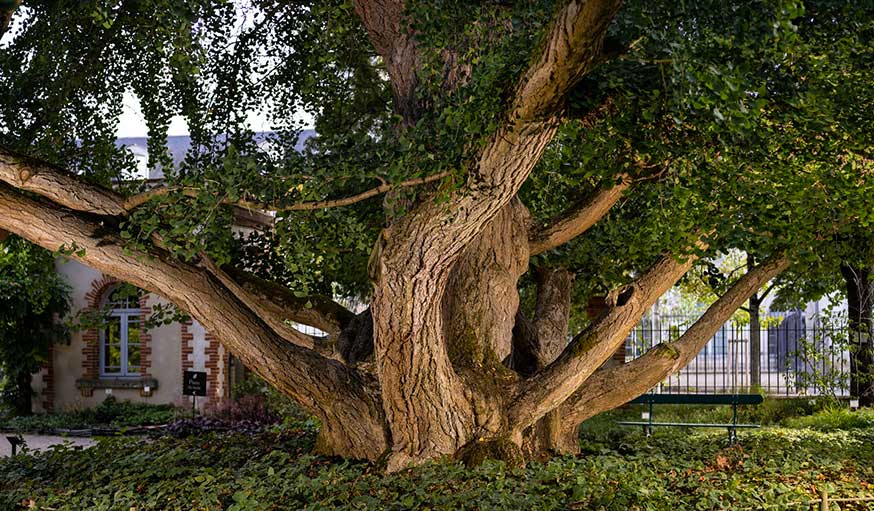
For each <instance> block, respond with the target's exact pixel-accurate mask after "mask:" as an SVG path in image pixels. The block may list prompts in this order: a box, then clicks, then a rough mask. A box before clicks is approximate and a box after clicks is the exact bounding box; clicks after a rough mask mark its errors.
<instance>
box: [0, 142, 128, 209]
mask: <svg viewBox="0 0 874 511" xmlns="http://www.w3.org/2000/svg"><path fill="white" fill-rule="evenodd" d="M0 181H3V182H5V183H6V184H8V185H10V186H13V187H15V188H18V189H20V190H27V191H28V192H33V193H35V194H37V195H41V196H43V197H45V198H47V199H49V200H51V201H52V202H55V203H57V204H60V205H62V206H65V207H68V208H70V209H73V210H75V211H82V212H85V213H94V214H97V215H104V216H121V215H123V214H125V209H124V207H123V206H122V200H121V197H120V196H118V195H117V194H116V193H114V192H112V191H110V190H106V189H105V188H102V187H100V186H96V185H92V184H90V183H86V182H85V181H83V180H81V179H80V178H78V177H76V176H74V175H72V174H70V173H69V172H65V171H64V170H61V169H59V168H56V167H54V166H51V165H49V164H47V163H44V162H40V161H37V160H33V159H31V158H27V157H24V156H21V155H18V154H15V153H12V152H10V151H6V150H3V149H0Z"/></svg>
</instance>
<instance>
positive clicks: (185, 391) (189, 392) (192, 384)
mask: <svg viewBox="0 0 874 511" xmlns="http://www.w3.org/2000/svg"><path fill="white" fill-rule="evenodd" d="M182 395H183V396H191V412H192V415H195V414H196V413H197V396H206V373H205V372H204V371H185V373H183V375H182Z"/></svg>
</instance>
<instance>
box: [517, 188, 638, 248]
mask: <svg viewBox="0 0 874 511" xmlns="http://www.w3.org/2000/svg"><path fill="white" fill-rule="evenodd" d="M630 185H631V180H630V179H627V178H626V177H625V176H620V180H619V182H618V183H616V184H615V185H614V186H612V187H610V188H603V189H601V190H600V191H598V193H596V194H595V195H594V196H592V197H589V198H588V199H587V200H585V201H583V202H580V203H579V204H577V205H575V206H574V207H572V208H570V209H569V210H567V211H565V212H564V213H562V214H561V215H559V216H557V217H555V218H553V219H552V220H550V221H549V222H548V223H547V225H546V226H544V227H542V228H532V230H531V233H530V234H529V237H528V247H529V250H530V252H531V255H532V256H535V255H537V254H540V253H543V252H546V251H547V250H551V249H553V248H556V247H558V246H560V245H563V244H565V243H567V242H568V241H570V240H572V239H574V238H576V237H577V236H579V235H581V234H583V233H584V232H586V231H587V230H589V228H591V227H592V226H593V225H595V223H597V222H598V220H600V219H601V218H603V217H604V215H606V214H607V212H608V211H610V208H612V207H613V205H614V204H616V202H617V201H618V200H619V199H620V198H621V197H622V194H623V193H624V192H625V190H627V189H628V187H629V186H630Z"/></svg>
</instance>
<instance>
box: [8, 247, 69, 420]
mask: <svg viewBox="0 0 874 511" xmlns="http://www.w3.org/2000/svg"><path fill="white" fill-rule="evenodd" d="M68 295H69V289H68V286H67V285H66V283H65V282H64V281H63V280H62V279H61V278H60V276H59V275H58V274H57V273H55V262H54V256H53V255H52V254H51V253H50V252H48V251H46V250H44V249H42V248H39V247H37V246H36V245H33V244H31V243H30V242H27V241H25V240H23V239H21V238H18V237H17V236H10V237H9V238H7V239H6V240H5V241H4V242H2V243H0V401H2V406H3V407H4V408H6V409H7V411H8V412H11V413H12V414H15V415H27V414H30V413H31V394H32V393H33V391H32V390H31V387H30V380H31V374H33V373H35V372H37V371H38V370H39V369H40V368H41V367H42V365H43V364H44V363H45V362H46V361H47V360H48V355H49V347H50V346H51V345H52V344H53V343H56V342H65V341H66V340H67V339H68V332H67V330H66V328H65V327H64V325H63V324H62V323H61V322H60V321H59V319H60V318H61V317H63V316H64V315H65V314H66V313H67V311H68V310H69V303H68Z"/></svg>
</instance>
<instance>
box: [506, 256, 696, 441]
mask: <svg viewBox="0 0 874 511" xmlns="http://www.w3.org/2000/svg"><path fill="white" fill-rule="evenodd" d="M699 247H700V248H701V249H704V248H706V246H705V245H704V244H703V243H701V242H699ZM696 259H697V257H696V256H694V255H689V256H686V258H685V259H684V260H678V259H677V258H675V257H674V256H663V257H662V258H661V259H660V260H659V261H658V262H656V263H655V264H654V265H653V266H651V267H650V268H649V269H648V270H647V271H646V272H645V273H644V274H643V275H641V277H640V278H638V279H637V280H635V281H634V282H633V283H631V284H629V285H627V286H625V287H623V288H621V289H619V290H617V291H614V292H613V293H611V295H610V296H609V297H608V309H607V311H606V313H605V314H603V315H602V316H601V317H600V318H599V320H597V321H596V322H594V323H593V324H592V325H591V326H589V327H588V328H586V329H585V330H583V331H582V332H581V333H580V334H579V335H577V336H576V337H575V338H574V339H573V340H572V341H571V343H570V344H569V345H568V346H567V348H565V350H564V351H563V352H562V354H561V355H560V356H559V357H558V358H557V359H556V360H555V361H554V362H553V363H551V364H549V365H548V366H547V367H546V368H544V369H543V371H541V372H539V373H537V374H536V375H535V376H533V377H532V378H529V379H528V380H526V381H524V382H522V384H521V385H520V388H519V390H518V392H517V394H516V397H515V399H514V400H513V403H512V405H511V406H510V408H509V411H508V422H509V424H510V427H511V433H512V434H514V435H515V434H519V433H521V432H522V431H523V430H524V429H525V428H527V427H528V426H531V425H532V424H534V422H536V421H537V420H538V419H540V418H541V417H543V416H544V415H545V414H546V413H548V412H550V411H551V410H554V409H555V408H557V407H558V406H559V405H561V404H562V403H563V402H564V401H565V400H566V399H567V398H568V397H570V395H571V394H572V393H573V392H574V391H575V390H576V389H577V388H579V386H580V385H582V383H583V382H584V381H586V379H587V378H588V377H589V376H590V375H591V374H592V373H593V372H594V371H595V369H597V368H598V367H599V366H601V364H603V363H604V362H605V361H606V360H607V359H608V358H610V356H611V355H612V354H613V353H614V352H615V351H616V349H617V348H618V347H619V345H620V344H621V343H622V342H624V340H625V338H626V337H627V336H628V333H629V332H630V331H631V329H632V328H634V325H636V324H637V322H638V321H640V318H641V317H643V314H644V313H645V312H646V311H647V309H649V307H650V306H652V304H653V303H655V301H656V300H657V299H658V298H659V297H660V296H662V295H663V294H664V293H665V292H666V291H667V290H668V289H670V288H671V286H673V285H674V284H675V283H676V282H677V281H678V280H679V279H680V278H681V277H682V276H683V275H684V274H685V273H686V272H687V271H688V270H689V268H691V267H692V264H693V263H694V262H695V260H696Z"/></svg>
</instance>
